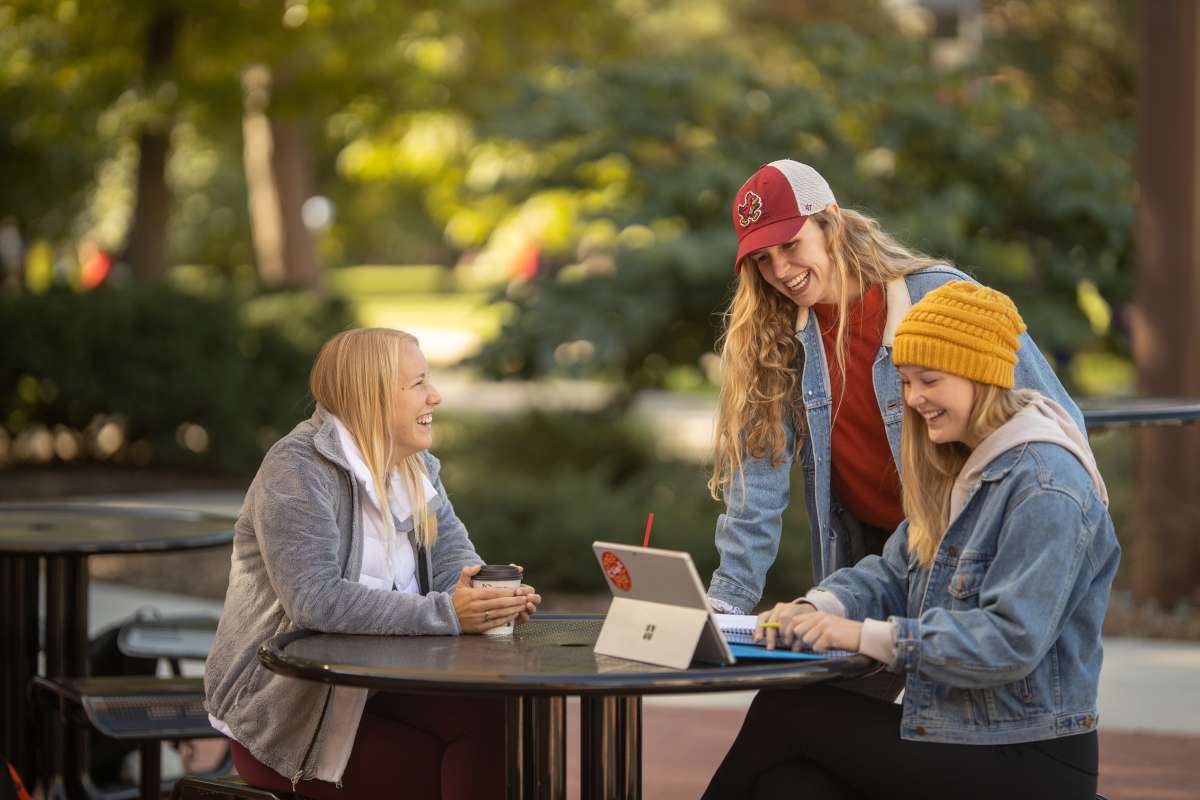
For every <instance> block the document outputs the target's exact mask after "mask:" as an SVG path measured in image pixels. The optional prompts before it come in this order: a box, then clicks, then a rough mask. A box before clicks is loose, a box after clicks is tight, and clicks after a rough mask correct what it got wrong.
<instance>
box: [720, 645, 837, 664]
mask: <svg viewBox="0 0 1200 800" xmlns="http://www.w3.org/2000/svg"><path fill="white" fill-rule="evenodd" d="M729 650H730V652H732V653H733V657H734V658H736V659H737V660H738V661H823V660H825V659H827V658H840V657H842V656H852V655H854V653H851V652H849V651H846V650H830V651H829V652H826V653H814V652H812V651H811V650H805V651H801V652H799V653H797V652H796V651H794V650H788V649H780V648H776V649H775V650H768V649H767V648H765V647H758V646H756V645H752V644H731V645H729Z"/></svg>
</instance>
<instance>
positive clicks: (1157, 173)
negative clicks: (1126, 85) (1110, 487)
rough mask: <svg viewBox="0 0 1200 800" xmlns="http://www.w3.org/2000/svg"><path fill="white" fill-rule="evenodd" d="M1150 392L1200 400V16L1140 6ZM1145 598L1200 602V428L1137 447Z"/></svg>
mask: <svg viewBox="0 0 1200 800" xmlns="http://www.w3.org/2000/svg"><path fill="white" fill-rule="evenodd" d="M1139 13H1140V15H1141V18H1140V30H1139V37H1140V51H1141V52H1140V56H1139V58H1140V59H1141V63H1140V75H1139V78H1138V84H1139V85H1138V93H1139V94H1138V109H1139V110H1138V116H1139V119H1138V183H1139V201H1138V209H1137V230H1136V233H1137V237H1136V241H1137V298H1136V304H1135V313H1134V320H1133V351H1134V360H1135V362H1136V364H1137V371H1138V392H1139V394H1141V395H1145V396H1153V395H1157V396H1164V395H1166V396H1187V397H1197V396H1200V314H1197V309H1200V144H1198V143H1200V79H1198V78H1197V76H1198V75H1200V49H1198V47H1197V45H1198V40H1200V10H1198V4H1197V3H1196V2H1195V1H1194V0H1155V2H1152V3H1142V4H1140V5H1139ZM1135 463H1136V480H1137V487H1136V505H1135V515H1136V529H1135V539H1134V547H1133V578H1134V583H1133V588H1134V596H1135V599H1136V600H1137V601H1138V602H1139V603H1146V602H1149V601H1153V602H1156V603H1157V604H1158V605H1159V606H1160V607H1163V608H1174V607H1175V606H1176V605H1177V604H1178V603H1180V602H1181V601H1184V600H1187V599H1189V598H1192V599H1196V600H1200V596H1197V589H1198V587H1200V425H1191V426H1188V427H1185V428H1179V429H1173V428H1151V429H1146V430H1143V431H1140V432H1139V433H1138V438H1137V445H1136V458H1135Z"/></svg>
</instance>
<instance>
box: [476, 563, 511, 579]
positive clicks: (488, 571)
mask: <svg viewBox="0 0 1200 800" xmlns="http://www.w3.org/2000/svg"><path fill="white" fill-rule="evenodd" d="M521 575H522V572H521V570H519V569H517V568H516V567H514V566H513V565H512V564H487V565H486V566H483V567H480V568H479V572H476V573H475V575H474V577H473V580H477V581H512V580H520V578H521Z"/></svg>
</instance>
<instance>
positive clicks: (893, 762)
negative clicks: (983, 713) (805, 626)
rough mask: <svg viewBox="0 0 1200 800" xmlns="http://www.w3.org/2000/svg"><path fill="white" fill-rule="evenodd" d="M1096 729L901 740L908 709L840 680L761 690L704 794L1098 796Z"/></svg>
mask: <svg viewBox="0 0 1200 800" xmlns="http://www.w3.org/2000/svg"><path fill="white" fill-rule="evenodd" d="M1098 765H1099V752H1098V745H1097V738H1096V732H1095V731H1092V732H1091V733H1086V734H1082V735H1077V736H1068V737H1064V738H1060V739H1051V740H1046V741H1041V742H1028V743H1023V744H1005V745H968V744H941V743H938V742H912V741H908V740H905V739H901V738H900V706H898V705H895V704H893V703H887V702H884V701H880V700H874V699H872V698H869V697H864V696H862V695H860V694H855V693H853V692H847V691H843V690H841V689H838V688H836V687H832V686H814V687H811V688H806V689H799V690H791V691H773V692H759V694H758V697H756V698H755V699H754V703H753V704H752V705H751V706H750V711H749V713H748V714H747V715H746V721H745V723H744V724H743V725H742V730H741V731H740V732H739V733H738V736H737V739H736V740H735V741H734V743H733V746H732V747H731V748H730V750H729V753H728V754H727V755H726V756H725V760H724V761H722V762H721V766H720V767H719V768H718V769H717V774H716V775H714V776H713V779H712V782H711V783H709V785H708V789H707V790H706V791H705V793H704V800H725V798H754V800H776V798H779V799H780V800H782V798H803V800H826V799H828V800H834V798H836V800H850V798H853V799H854V800H865V799H866V798H876V797H878V798H887V799H888V800H892V799H893V798H895V799H897V800H899V799H900V798H914V800H916V799H917V798H937V800H950V798H955V797H963V798H971V800H990V798H996V799H997V800H1000V798H1005V799H1006V800H1010V799H1011V798H1018V800H1033V798H1041V797H1053V798H1055V800H1095V797H1096V775H1097V771H1098Z"/></svg>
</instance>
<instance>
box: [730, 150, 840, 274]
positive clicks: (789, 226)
mask: <svg viewBox="0 0 1200 800" xmlns="http://www.w3.org/2000/svg"><path fill="white" fill-rule="evenodd" d="M835 202H837V201H836V200H835V199H834V197H833V191H832V190H830V188H829V184H828V183H826V182H825V179H824V178H822V177H821V174H820V173H819V172H817V171H816V170H815V169H813V168H812V167H810V166H808V165H807V164H801V163H800V162H799V161H792V160H791V159H786V158H785V159H782V160H780V161H772V162H771V163H770V164H763V165H762V166H761V167H759V168H758V171H757V172H755V173H754V174H753V175H751V176H750V180H748V181H746V182H745V183H744V184H742V188H741V189H738V193H737V197H735V198H734V199H733V230H734V231H735V232H736V233H737V237H738V252H737V258H736V259H735V260H734V262H733V271H734V272H738V271H740V270H741V268H742V267H741V265H742V259H743V258H745V257H746V256H747V255H748V254H749V253H753V252H754V251H755V250H761V249H762V248H764V247H773V246H774V245H777V244H783V243H784V242H786V241H789V240H791V239H792V237H794V236H795V235H796V234H797V233H799V232H800V229H801V228H803V227H804V223H805V222H806V221H807V220H808V218H809V217H810V216H812V215H813V214H816V213H817V212H818V211H824V210H825V209H826V208H827V207H828V206H829V204H830V203H835Z"/></svg>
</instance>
